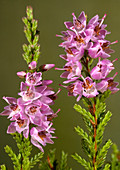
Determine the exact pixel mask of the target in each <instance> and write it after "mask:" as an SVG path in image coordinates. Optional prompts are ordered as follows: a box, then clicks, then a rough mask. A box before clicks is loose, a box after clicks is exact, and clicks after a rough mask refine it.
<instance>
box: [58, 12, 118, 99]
mask: <svg viewBox="0 0 120 170" xmlns="http://www.w3.org/2000/svg"><path fill="white" fill-rule="evenodd" d="M72 15H73V22H69V21H68V22H65V26H66V28H67V29H68V30H67V31H62V32H61V33H62V35H56V36H58V37H61V38H62V40H63V42H62V43H61V44H60V47H63V48H64V49H65V52H66V54H65V55H64V54H63V55H60V57H61V58H62V59H64V60H65V61H66V64H65V65H64V67H63V68H56V70H64V72H63V73H62V74H61V76H60V77H61V78H66V79H67V80H66V81H64V82H63V83H65V84H66V83H70V84H69V85H68V86H63V87H65V88H66V89H67V90H68V95H69V96H78V97H77V101H79V100H80V98H81V97H82V96H84V97H87V98H91V97H95V96H96V95H98V94H99V93H103V92H105V91H106V90H107V89H110V90H111V92H112V93H115V92H117V91H118V90H119V89H118V88H117V86H118V82H114V77H115V76H116V74H117V73H116V74H115V75H114V76H113V77H107V75H108V74H109V73H110V72H111V71H112V70H113V69H114V66H113V62H114V61H116V60H117V59H115V60H114V61H112V62H111V61H110V60H108V59H107V58H109V57H111V55H110V54H111V53H113V52H114V50H112V49H111V48H110V45H111V44H114V43H117V41H115V42H112V43H111V42H110V41H108V40H105V37H106V35H107V34H110V32H108V31H107V30H106V29H105V28H106V26H107V25H105V24H103V21H104V19H105V17H106V14H105V15H104V17H103V18H102V19H99V16H98V15H96V16H94V17H93V18H92V19H91V20H90V21H89V22H87V16H86V15H85V13H84V12H81V14H80V15H79V17H78V18H76V16H75V14H74V13H73V14H72ZM96 58H98V63H97V64H96V66H95V67H93V68H91V66H92V64H91V63H92V62H93V60H95V59H96Z"/></svg>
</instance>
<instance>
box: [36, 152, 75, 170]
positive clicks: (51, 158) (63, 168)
mask: <svg viewBox="0 0 120 170" xmlns="http://www.w3.org/2000/svg"><path fill="white" fill-rule="evenodd" d="M55 151H56V150H55V149H53V150H50V151H49V153H48V156H47V160H45V161H41V163H40V165H39V168H40V170H72V169H71V168H69V167H68V165H67V156H68V155H67V154H66V153H65V152H64V151H62V155H61V160H60V162H59V163H58V161H57V159H56V157H55Z"/></svg>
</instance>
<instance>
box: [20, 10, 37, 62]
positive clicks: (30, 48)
mask: <svg viewBox="0 0 120 170" xmlns="http://www.w3.org/2000/svg"><path fill="white" fill-rule="evenodd" d="M26 13H27V17H24V18H23V22H24V24H25V27H24V33H25V36H26V38H27V40H28V43H29V44H28V45H26V44H24V45H23V51H24V54H23V58H24V60H25V61H26V62H27V64H29V63H30V62H32V61H36V62H37V61H38V59H39V55H40V51H39V50H40V45H39V44H38V40H39V35H38V33H39V31H37V25H38V22H37V20H35V19H33V10H32V8H31V7H27V10H26Z"/></svg>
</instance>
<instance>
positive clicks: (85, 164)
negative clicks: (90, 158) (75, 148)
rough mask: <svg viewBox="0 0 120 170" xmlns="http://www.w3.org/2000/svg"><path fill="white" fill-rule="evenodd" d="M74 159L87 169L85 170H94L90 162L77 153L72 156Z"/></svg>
mask: <svg viewBox="0 0 120 170" xmlns="http://www.w3.org/2000/svg"><path fill="white" fill-rule="evenodd" d="M72 157H73V158H74V159H75V160H76V161H77V162H79V163H80V164H81V165H82V166H84V167H85V169H87V170H92V167H91V165H90V163H89V162H87V161H86V160H85V159H83V158H81V156H79V155H78V154H77V153H75V155H72Z"/></svg>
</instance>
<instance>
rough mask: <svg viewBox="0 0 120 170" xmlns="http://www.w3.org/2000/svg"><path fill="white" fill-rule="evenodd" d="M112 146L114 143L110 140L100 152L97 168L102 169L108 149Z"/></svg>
mask: <svg viewBox="0 0 120 170" xmlns="http://www.w3.org/2000/svg"><path fill="white" fill-rule="evenodd" d="M111 145H112V141H111V140H110V139H109V140H108V141H107V142H106V143H105V145H104V146H103V147H102V148H101V149H100V150H99V151H98V154H97V158H96V162H97V167H101V166H102V165H103V164H104V162H105V159H106V155H107V152H108V149H109V148H110V146H111ZM106 166H107V165H106Z"/></svg>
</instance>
